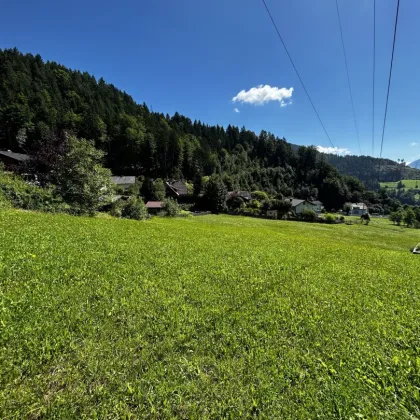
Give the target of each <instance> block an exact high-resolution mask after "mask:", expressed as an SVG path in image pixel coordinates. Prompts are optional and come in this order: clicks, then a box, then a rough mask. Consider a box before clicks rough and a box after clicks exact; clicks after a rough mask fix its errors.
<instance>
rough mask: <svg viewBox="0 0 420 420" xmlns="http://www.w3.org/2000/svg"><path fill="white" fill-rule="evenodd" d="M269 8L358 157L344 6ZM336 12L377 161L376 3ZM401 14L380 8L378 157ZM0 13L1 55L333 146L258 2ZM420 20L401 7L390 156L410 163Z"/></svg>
mask: <svg viewBox="0 0 420 420" xmlns="http://www.w3.org/2000/svg"><path fill="white" fill-rule="evenodd" d="M266 1H267V5H268V6H269V7H270V9H271V12H272V14H273V17H274V19H275V20H276V23H277V25H278V27H279V29H280V32H281V34H282V36H283V38H284V40H285V42H286V44H287V46H288V48H289V51H290V53H291V55H292V57H293V58H294V60H295V63H296V66H297V67H298V69H299V71H300V73H301V76H302V78H303V80H304V82H305V84H306V86H307V88H308V91H309V93H310V95H311V96H312V99H313V101H314V103H315V106H316V107H317V109H318V112H319V114H320V116H321V118H322V120H323V122H324V124H325V126H326V128H327V131H328V132H329V134H330V137H331V139H332V141H333V143H334V146H336V147H338V148H342V149H346V150H349V151H350V152H351V153H354V154H358V145H357V139H356V134H355V128H354V123H353V116H352V112H351V103H350V97H349V92H348V87H347V79H346V73H345V66H344V58H343V52H342V48H341V40H340V33H339V26H338V20H337V13H336V6H335V1H334V0H322V1H314V0H296V1H290V0H266ZM339 5H340V13H341V19H342V24H343V32H344V41H345V44H346V48H347V58H348V63H349V71H350V79H351V83H352V89H353V96H354V104H355V111H356V118H357V122H358V125H359V132H360V142H361V148H362V152H363V154H368V155H371V154H372V137H371V130H372V115H371V114H372V111H371V110H372V30H373V25H372V19H373V0H352V1H349V0H339ZM395 10H396V0H378V1H377V57H376V58H377V78H376V92H377V94H376V115H375V132H376V136H375V154H374V155H375V156H377V155H378V154H379V148H380V141H381V132H382V122H383V115H384V107H385V95H386V87H387V78H388V72H389V60H390V55H391V47H392V36H393V25H394V19H395ZM1 15H2V24H1V25H0V48H10V47H15V46H16V47H17V48H18V49H19V50H21V51H22V52H31V53H33V54H36V53H39V54H41V56H42V57H43V58H44V60H55V61H57V62H59V63H62V64H64V65H66V66H68V67H70V68H74V69H79V70H82V71H87V72H89V73H92V74H94V75H95V76H96V77H97V78H99V77H103V78H104V79H105V80H106V81H107V82H110V83H113V84H114V85H115V86H117V87H118V88H120V89H123V90H125V91H126V92H128V93H129V94H131V95H132V96H133V97H134V99H135V100H136V101H138V102H140V103H142V102H146V103H147V104H148V105H149V107H151V108H152V109H153V110H155V111H159V112H164V113H169V114H173V113H174V112H175V111H178V112H180V113H182V114H184V115H186V116H188V117H190V118H191V119H199V120H201V121H203V122H206V123H208V124H219V125H224V126H227V125H228V124H229V123H230V124H234V125H237V126H240V127H241V126H242V125H245V126H246V127H247V128H249V129H251V130H254V131H256V132H257V133H258V132H259V131H260V130H262V129H265V130H267V131H271V132H273V133H274V134H276V135H278V136H280V137H285V138H286V139H287V140H288V141H290V142H292V143H296V144H304V145H310V144H314V145H317V146H323V147H329V146H330V144H329V141H328V139H327V138H326V136H325V133H324V132H323V130H322V127H321V126H320V124H319V122H318V120H317V118H316V116H315V114H314V112H313V110H312V108H311V105H310V103H309V101H308V99H307V97H306V95H305V93H304V91H303V89H302V87H301V85H300V83H299V80H298V78H297V76H296V74H295V73H294V71H293V68H292V66H291V64H290V62H289V61H288V58H287V56H286V54H285V52H284V50H283V48H282V46H281V44H280V41H279V40H278V38H277V35H276V34H275V32H274V29H273V27H272V25H271V22H270V21H269V18H268V15H267V14H266V11H265V9H264V7H263V5H262V2H261V1H260V0H212V1H201V0H177V1H168V0H166V1H164V0H154V1H144V0H140V1H138V0H137V1H134V0H120V1H118V2H114V1H109V0H107V1H103V0H102V1H97V0H90V1H81V0H73V1H71V2H61V1H56V0H54V1H52V0H40V1H36V2H35V1H33V0H25V1H19V0H16V1H9V2H3V4H2V13H1ZM418 16H420V2H419V1H418V0H403V1H401V6H400V20H399V27H398V36H397V44H396V52H395V59H394V72H393V79H392V86H391V94H390V102H389V109H388V120H387V129H386V133H385V140H384V150H383V156H384V157H390V158H393V159H397V158H404V159H406V160H407V161H411V160H414V159H417V158H419V157H420V118H419V107H418V96H419V91H420V79H419V78H418V76H417V72H418V68H419V67H420V55H419V54H418V45H420V25H418ZM260 85H263V86H266V85H268V86H269V88H267V87H266V88H265V89H263V90H261V89H259V88H258V87H259V86H260ZM252 88H256V89H254V90H252V91H251V92H250V90H251V89H252ZM276 88H277V89H276ZM291 88H293V90H291ZM241 91H244V92H242V93H240V92H241ZM238 94H239V95H238ZM290 94H291V96H290ZM234 97H237V101H236V102H233V101H232V99H233V98H234ZM268 99H272V100H268ZM264 100H267V101H266V102H264ZM256 101H257V102H258V101H259V102H260V103H261V102H264V103H263V104H255V102H256ZM282 105H283V106H282ZM235 108H236V109H237V110H238V111H239V112H235V110H234V109H235Z"/></svg>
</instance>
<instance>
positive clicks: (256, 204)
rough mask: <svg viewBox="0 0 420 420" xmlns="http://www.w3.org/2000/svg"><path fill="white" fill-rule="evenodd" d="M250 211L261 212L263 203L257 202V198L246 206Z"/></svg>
mask: <svg viewBox="0 0 420 420" xmlns="http://www.w3.org/2000/svg"><path fill="white" fill-rule="evenodd" d="M246 207H247V208H248V209H257V210H259V209H260V208H261V203H260V202H259V201H258V200H256V199H255V198H254V199H252V200H251V201H250V202H249V203H248V204H247V206H246Z"/></svg>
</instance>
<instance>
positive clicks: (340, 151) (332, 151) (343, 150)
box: [316, 146, 350, 155]
mask: <svg viewBox="0 0 420 420" xmlns="http://www.w3.org/2000/svg"><path fill="white" fill-rule="evenodd" d="M316 148H317V150H318V152H321V153H330V154H333V155H349V154H350V150H349V149H346V148H344V147H324V146H316Z"/></svg>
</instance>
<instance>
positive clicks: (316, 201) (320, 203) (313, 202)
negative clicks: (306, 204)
mask: <svg viewBox="0 0 420 420" xmlns="http://www.w3.org/2000/svg"><path fill="white" fill-rule="evenodd" d="M311 203H312V204H315V205H316V206H323V205H324V204H322V202H321V201H319V200H315V201H311Z"/></svg>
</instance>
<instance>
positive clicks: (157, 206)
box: [146, 201, 163, 214]
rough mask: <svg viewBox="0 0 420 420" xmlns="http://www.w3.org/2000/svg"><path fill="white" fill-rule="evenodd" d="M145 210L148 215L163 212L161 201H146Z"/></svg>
mask: <svg viewBox="0 0 420 420" xmlns="http://www.w3.org/2000/svg"><path fill="white" fill-rule="evenodd" d="M146 208H147V211H148V212H149V214H157V213H159V212H160V211H162V210H163V201H148V202H147V203H146Z"/></svg>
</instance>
